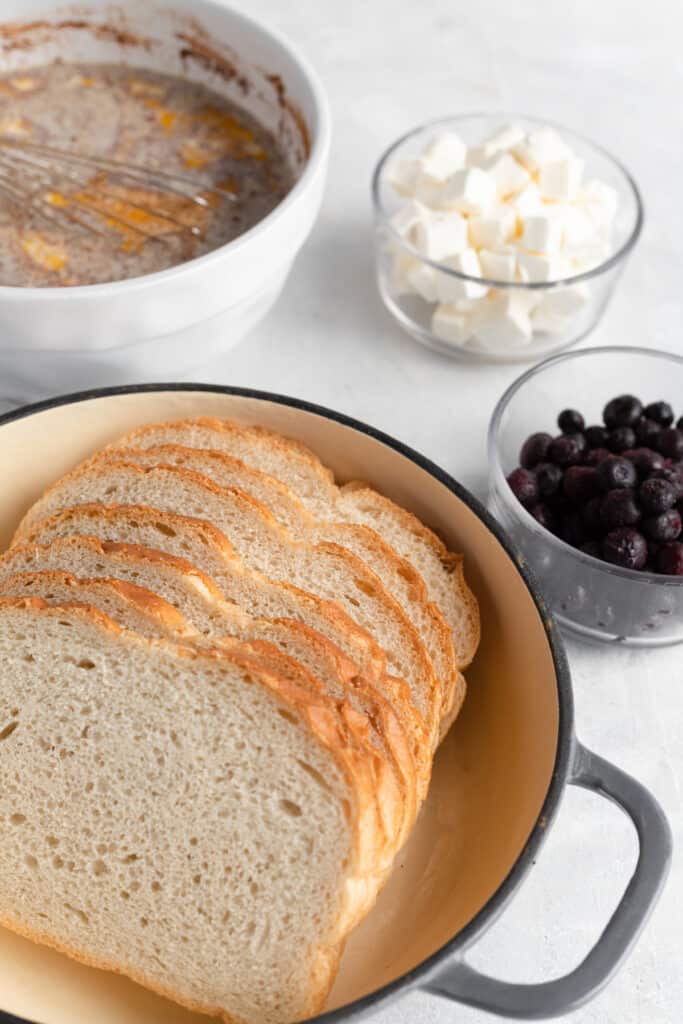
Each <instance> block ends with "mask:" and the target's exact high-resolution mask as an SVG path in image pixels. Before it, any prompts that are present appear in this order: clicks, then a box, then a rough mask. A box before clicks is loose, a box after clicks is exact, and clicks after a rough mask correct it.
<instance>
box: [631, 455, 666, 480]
mask: <svg viewBox="0 0 683 1024" xmlns="http://www.w3.org/2000/svg"><path fill="white" fill-rule="evenodd" d="M621 457H622V459H628V461H629V462H632V463H633V465H634V466H635V467H636V472H637V474H638V476H639V477H640V478H641V480H643V479H645V478H647V477H649V476H652V474H653V473H655V472H656V471H657V470H658V469H663V467H664V456H663V455H660V453H659V452H656V451H654V450H653V449H652V448H628V449H627V450H626V451H625V452H622V453H621Z"/></svg>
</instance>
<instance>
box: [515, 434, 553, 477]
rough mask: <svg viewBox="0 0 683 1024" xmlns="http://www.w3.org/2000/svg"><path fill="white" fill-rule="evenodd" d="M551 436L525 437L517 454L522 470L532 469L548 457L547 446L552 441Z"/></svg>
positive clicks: (535, 435) (536, 435) (533, 435)
mask: <svg viewBox="0 0 683 1024" xmlns="http://www.w3.org/2000/svg"><path fill="white" fill-rule="evenodd" d="M552 439H553V438H552V435H551V434H543V433H540V434H532V435H531V437H527V439H526V441H525V442H524V444H523V445H522V450H521V452H520V453H519V461H520V464H521V465H522V466H523V468H524V469H533V468H534V466H536V465H538V463H539V462H543V461H544V460H545V459H546V458H547V455H548V446H549V445H550V442H551V441H552Z"/></svg>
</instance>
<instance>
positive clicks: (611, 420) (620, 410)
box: [602, 395, 643, 430]
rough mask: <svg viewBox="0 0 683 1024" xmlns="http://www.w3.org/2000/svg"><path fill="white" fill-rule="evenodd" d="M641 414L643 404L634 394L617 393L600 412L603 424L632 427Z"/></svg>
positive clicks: (612, 426)
mask: <svg viewBox="0 0 683 1024" xmlns="http://www.w3.org/2000/svg"><path fill="white" fill-rule="evenodd" d="M642 414H643V404H642V402H641V401H640V400H639V399H637V398H636V397H635V396H634V395H618V396H617V397H616V398H612V399H611V400H610V401H609V402H608V403H607V405H606V406H605V408H604V409H603V412H602V418H603V420H604V421H605V426H606V427H609V428H610V430H611V429H612V428H614V427H632V426H633V425H634V423H637V421H638V420H639V419H640V417H641V416H642Z"/></svg>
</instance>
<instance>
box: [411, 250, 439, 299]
mask: <svg viewBox="0 0 683 1024" xmlns="http://www.w3.org/2000/svg"><path fill="white" fill-rule="evenodd" d="M436 275H437V271H436V270H434V268H433V267H428V266H427V264H426V263H420V262H419V260H416V261H415V264H414V265H413V266H412V267H411V268H410V269H409V270H408V272H407V274H406V276H405V280H406V285H407V289H408V291H409V292H411V293H414V294H415V295H419V296H420V298H421V299H424V301H425V302H436V299H437V294H436Z"/></svg>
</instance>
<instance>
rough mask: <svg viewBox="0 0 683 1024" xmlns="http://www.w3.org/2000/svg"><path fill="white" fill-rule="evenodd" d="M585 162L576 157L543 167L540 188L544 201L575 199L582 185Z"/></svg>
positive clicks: (554, 161)
mask: <svg viewBox="0 0 683 1024" xmlns="http://www.w3.org/2000/svg"><path fill="white" fill-rule="evenodd" d="M583 168H584V162H583V160H578V159H577V158H576V157H569V158H567V159H564V160H550V161H548V163H545V164H543V165H542V166H541V169H540V171H539V174H538V187H539V189H540V190H541V195H542V196H543V197H544V199H556V200H568V199H574V198H575V197H576V196H577V194H578V191H579V186H580V185H581V178H582V176H583Z"/></svg>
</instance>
